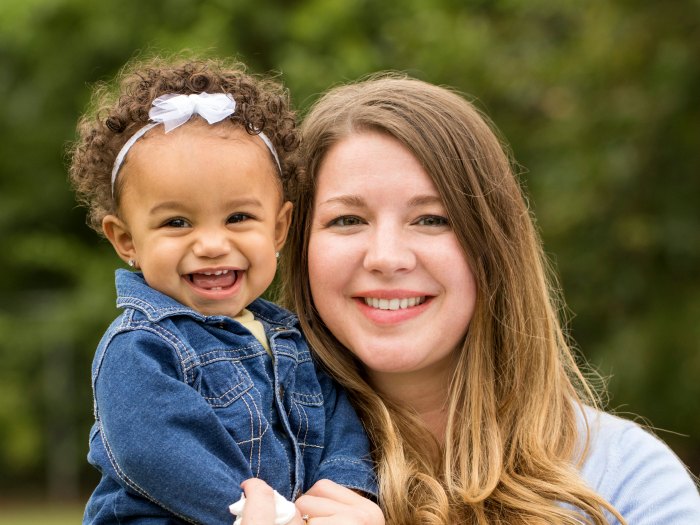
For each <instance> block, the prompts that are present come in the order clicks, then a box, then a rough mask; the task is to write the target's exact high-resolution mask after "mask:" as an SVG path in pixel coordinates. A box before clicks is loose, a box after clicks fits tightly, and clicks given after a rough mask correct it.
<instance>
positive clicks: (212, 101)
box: [112, 93, 282, 193]
mask: <svg viewBox="0 0 700 525" xmlns="http://www.w3.org/2000/svg"><path fill="white" fill-rule="evenodd" d="M235 112H236V101H235V100H234V99H233V96H231V94H230V93H199V94H193V95H176V94H167V95H162V96H160V97H158V98H156V99H155V100H154V101H153V104H152V107H151V110H150V111H149V112H148V116H149V118H150V119H151V122H149V123H148V124H146V125H145V126H144V127H142V128H141V129H139V130H138V131H137V132H136V133H134V134H133V135H132V136H131V138H130V139H129V140H127V141H126V143H125V144H124V145H123V146H122V149H121V150H119V153H118V154H117V158H116V159H115V160H114V166H113V167H112V193H114V182H115V181H116V180H117V175H118V174H119V169H120V168H121V167H122V164H123V163H124V158H125V157H126V154H127V153H129V150H130V149H131V147H132V146H133V145H134V143H135V142H136V141H137V140H139V139H140V138H141V137H143V136H144V135H145V134H146V133H147V132H148V131H149V130H151V129H153V128H154V127H156V126H157V125H158V124H163V127H164V128H165V132H166V133H169V132H170V131H172V130H174V129H175V128H177V127H179V126H182V125H183V124H184V123H185V122H187V121H188V120H190V118H192V116H193V115H199V116H200V117H202V118H203V119H204V120H206V121H207V122H208V123H209V124H216V123H217V122H221V121H222V120H224V119H225V118H226V117H229V116H231V115H233V114H234V113H235ZM258 135H259V137H260V138H261V139H262V141H263V142H264V143H265V146H267V149H269V150H270V153H272V156H273V157H274V158H275V163H276V164H277V168H278V169H279V170H280V172H282V166H280V160H279V157H278V156H277V151H275V147H274V146H273V144H272V141H271V140H270V139H269V138H267V136H266V135H265V134H264V133H263V132H260V133H258Z"/></svg>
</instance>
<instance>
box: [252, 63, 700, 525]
mask: <svg viewBox="0 0 700 525" xmlns="http://www.w3.org/2000/svg"><path fill="white" fill-rule="evenodd" d="M303 137H304V138H303V141H304V148H305V155H306V172H305V174H304V175H303V176H302V177H301V178H300V180H298V181H296V184H295V185H294V188H292V191H293V192H296V198H295V199H294V200H295V217H294V218H293V226H292V230H293V231H292V232H291V234H290V235H291V238H290V239H289V241H288V244H287V247H286V249H285V261H284V265H283V268H284V272H285V274H284V293H285V299H286V301H285V302H286V303H287V305H288V306H290V307H291V308H292V309H295V310H297V311H298V312H299V314H300V318H301V322H302V326H303V328H304V330H305V332H306V334H307V336H308V338H309V343H310V345H312V347H313V348H314V350H315V351H316V353H317V355H318V357H319V359H320V360H321V361H322V362H323V364H324V365H325V366H326V367H327V368H328V370H329V371H330V372H331V373H332V374H333V375H334V376H335V377H336V378H338V380H339V381H340V382H341V383H342V384H343V385H344V386H345V387H346V388H347V390H348V392H349V394H350V396H351V398H352V399H353V401H354V404H355V406H356V407H357V409H358V413H359V414H360V416H361V418H362V419H363V422H364V424H365V426H366V428H367V430H368V433H369V435H370V439H371V441H372V443H373V445H374V460H375V462H376V465H377V473H378V476H379V480H380V500H379V501H380V505H381V509H382V511H383V513H384V516H385V517H386V522H387V523H392V524H394V523H396V524H409V523H421V524H424V523H435V524H447V523H478V524H485V523H508V524H536V523H565V524H574V523H581V522H582V520H584V522H586V523H595V524H605V523H630V524H635V525H638V524H647V523H648V524H651V523H654V524H658V523H673V524H686V523H687V524H691V523H693V524H696V523H700V497H698V492H697V489H696V488H695V486H694V484H693V482H692V480H691V478H690V476H689V475H688V474H687V472H686V471H685V469H684V467H683V465H682V464H681V463H680V461H679V460H678V459H677V458H676V457H675V456H674V455H673V453H672V452H671V451H670V450H669V449H668V448H667V447H666V446H665V445H664V444H663V443H661V442H660V441H659V440H657V439H656V438H654V437H653V436H651V435H650V434H648V433H646V432H644V431H643V430H641V429H640V428H639V427H638V426H636V425H635V424H633V423H631V422H625V421H623V420H621V419H618V418H615V417H613V416H610V415H607V414H604V413H602V412H600V411H598V410H597V409H596V408H595V407H596V406H597V402H596V398H595V395H594V392H593V391H592V390H591V388H590V387H589V386H588V385H587V383H586V380H585V378H584V377H583V375H582V373H581V371H580V370H579V369H578V367H577V365H576V362H575V359H574V357H573V354H572V351H571V349H570V347H569V344H568V342H567V339H566V337H565V335H564V333H563V330H562V327H561V324H560V320H559V318H558V312H559V309H560V307H561V304H562V303H561V300H560V298H559V297H558V296H557V293H556V286H554V284H553V279H552V277H551V275H550V274H549V272H548V268H547V263H546V260H545V258H544V255H543V251H542V248H541V244H540V239H539V237H538V235H537V232H536V231H535V228H534V226H533V221H532V217H531V215H530V213H529V210H528V208H527V205H526V201H525V199H524V197H523V195H522V191H521V188H520V186H519V184H518V181H517V180H516V178H515V176H514V174H513V171H512V168H511V162H510V160H509V158H508V156H507V154H506V153H505V152H504V147H503V145H502V144H501V143H500V142H499V140H498V139H497V137H496V136H495V134H494V132H493V131H492V129H491V128H490V126H489V124H488V123H487V121H486V119H485V118H484V117H483V116H482V115H480V114H479V113H478V111H477V110H475V109H474V107H473V106H472V105H471V104H469V103H468V102H467V101H465V100H464V99H463V98H462V97H461V96H459V95H457V94H455V93H453V92H451V91H450V90H448V89H445V88H441V87H437V86H434V85H430V84H427V83H424V82H421V81H418V80H414V79H410V78H405V77H399V76H392V75H384V76H377V77H374V78H371V79H369V80H366V81H364V82H360V83H357V84H353V85H346V86H342V87H338V88H335V89H332V90H331V91H330V92H328V93H326V94H325V95H324V96H323V97H321V99H320V100H319V101H318V102H317V103H316V105H315V106H314V107H313V108H312V110H311V112H310V113H309V115H308V116H307V118H306V120H305V122H304V125H303ZM259 487H260V485H259V484H254V485H253V487H251V488H250V490H247V492H248V493H249V494H250V495H251V496H253V497H255V498H256V499H257V501H260V499H264V496H261V495H260V492H258V491H257V490H258V488H259ZM352 496H353V495H352V494H351V493H349V491H343V490H342V489H340V488H339V487H334V486H332V485H329V484H325V485H324V486H321V487H314V489H313V490H312V491H311V493H310V494H309V495H305V496H302V497H301V498H300V499H299V500H297V507H298V508H299V510H300V513H301V514H305V515H308V516H311V518H310V519H309V520H308V522H309V523H313V525H322V524H323V523H346V522H347V523H381V522H382V519H383V518H382V517H381V516H380V515H379V513H377V512H376V509H372V508H369V507H367V506H365V507H363V508H362V511H361V512H359V513H355V514H352V512H351V509H352V499H351V498H352ZM305 517H306V516H305ZM244 523H245V521H244ZM248 523H250V524H253V523H258V522H257V521H255V520H252V519H251V520H250V521H248ZM259 523H265V521H260V522H259Z"/></svg>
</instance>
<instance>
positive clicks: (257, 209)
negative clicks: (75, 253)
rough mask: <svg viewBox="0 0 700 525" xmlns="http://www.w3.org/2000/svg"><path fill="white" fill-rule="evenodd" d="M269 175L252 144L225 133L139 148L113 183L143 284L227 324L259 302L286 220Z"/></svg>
mask: <svg viewBox="0 0 700 525" xmlns="http://www.w3.org/2000/svg"><path fill="white" fill-rule="evenodd" d="M276 173H277V167H276V165H275V164H274V161H273V160H272V157H271V155H270V152H269V151H268V149H267V148H266V146H265V144H264V143H263V142H262V140H261V139H260V138H259V137H255V136H251V135H248V134H247V133H246V132H245V131H243V130H242V129H239V128H234V127H232V126H229V125H228V124H222V125H217V127H215V126H209V125H207V124H205V123H203V122H198V121H192V122H190V123H187V124H185V125H183V126H180V127H179V128H177V129H175V130H173V131H171V132H170V133H167V134H164V133H163V130H162V127H160V126H158V127H157V128H155V129H153V130H152V131H151V132H149V133H148V135H147V136H146V137H144V138H142V139H140V140H139V141H138V142H137V143H136V144H135V145H134V147H133V148H132V150H131V151H130V152H129V156H128V159H127V162H126V163H125V164H124V167H123V169H122V172H121V174H120V177H124V180H123V187H122V194H121V203H120V216H121V219H122V220H123V222H124V223H125V226H126V229H127V230H128V234H126V235H125V236H124V240H125V242H126V243H127V245H128V243H130V246H131V250H133V257H130V258H133V259H134V260H135V261H136V262H137V264H138V267H139V268H140V269H141V271H142V272H143V275H144V277H145V279H146V282H147V283H148V284H149V285H150V286H151V287H152V288H155V289H156V290H159V291H161V292H163V293H165V294H167V295H169V296H170V297H172V298H174V299H177V300H178V301H179V302H181V303H182V304H185V305H187V306H189V307H191V308H193V309H194V310H196V311H198V312H200V313H202V314H205V315H227V316H230V317H233V316H235V315H236V314H238V313H239V312H240V311H241V310H242V309H243V308H245V307H246V306H247V305H248V304H250V303H251V302H252V301H253V300H254V299H256V298H257V297H259V296H260V295H261V294H262V293H263V292H264V291H265V289H266V288H267V287H268V286H269V285H270V283H271V282H272V279H273V278H274V275H275V271H276V267H277V262H276V256H275V252H276V251H278V250H279V249H280V248H281V247H282V245H283V244H284V240H285V238H286V235H287V230H288V227H289V221H290V217H291V203H289V202H287V203H283V202H282V196H281V190H280V187H279V182H278V180H277V175H276ZM113 243H114V241H113ZM127 247H128V246H127Z"/></svg>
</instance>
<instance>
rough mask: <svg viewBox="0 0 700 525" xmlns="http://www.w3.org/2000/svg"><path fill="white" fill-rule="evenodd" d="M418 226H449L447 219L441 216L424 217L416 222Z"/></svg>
mask: <svg viewBox="0 0 700 525" xmlns="http://www.w3.org/2000/svg"><path fill="white" fill-rule="evenodd" d="M416 224H417V225H418V226H449V224H450V223H449V222H448V220H447V218H445V217H441V216H440V215H424V216H423V217H419V218H418V220H417V221H416Z"/></svg>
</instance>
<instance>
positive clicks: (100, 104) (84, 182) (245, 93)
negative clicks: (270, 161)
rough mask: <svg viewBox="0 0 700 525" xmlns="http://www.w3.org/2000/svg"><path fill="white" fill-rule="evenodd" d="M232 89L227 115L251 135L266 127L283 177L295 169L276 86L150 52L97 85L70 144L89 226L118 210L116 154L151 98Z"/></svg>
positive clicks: (293, 134)
mask: <svg viewBox="0 0 700 525" xmlns="http://www.w3.org/2000/svg"><path fill="white" fill-rule="evenodd" d="M201 92H208V93H230V94H231V95H232V96H233V98H234V99H235V101H236V112H235V113H234V114H233V115H231V116H230V117H228V119H229V120H230V121H231V122H233V123H235V124H236V125H238V126H241V127H243V128H244V129H245V130H246V131H247V132H248V133H250V134H251V135H252V134H256V133H259V132H264V133H265V135H266V136H267V137H268V138H269V139H270V140H271V141H272V144H273V145H274V147H275V149H276V151H277V155H278V156H279V161H280V165H281V167H282V173H281V183H282V188H283V192H284V193H285V194H286V193H287V188H288V182H289V181H290V180H292V179H293V178H294V177H295V176H296V173H297V170H298V159H297V148H298V146H299V143H300V137H299V133H298V131H297V126H296V124H297V122H296V114H295V113H294V111H293V110H292V109H291V107H290V102H289V93H288V91H287V90H286V89H284V88H283V86H282V85H281V84H279V83H278V82H276V81H274V80H272V79H270V78H262V77H256V76H253V75H251V74H249V73H247V72H246V66H245V65H244V64H242V63H241V62H238V61H236V60H230V61H226V60H223V59H210V58H207V59H202V58H194V59H193V58H182V57H176V58H172V57H171V58H161V57H153V58H148V59H144V60H135V61H132V62H130V63H128V64H127V65H126V66H125V67H124V69H123V70H122V71H121V72H120V73H119V75H118V76H117V77H116V78H115V80H114V82H112V83H100V84H97V85H96V87H95V89H94V92H93V96H92V100H91V104H90V108H89V110H88V111H87V112H86V113H85V114H84V115H83V116H82V117H81V118H80V120H79V121H78V126H77V133H78V138H77V140H76V142H75V143H74V144H73V145H72V147H71V148H70V167H69V174H70V181H71V185H72V186H73V189H74V190H75V192H76V196H77V199H78V201H79V202H80V203H81V204H84V205H85V206H87V208H88V217H87V223H88V225H89V226H90V227H91V228H92V229H94V230H95V231H96V232H98V233H99V234H100V235H102V219H103V218H104V216H105V215H108V214H116V213H117V210H118V206H119V188H118V185H117V187H115V190H114V196H113V195H112V184H111V173H112V166H113V164H114V160H115V159H116V157H117V154H118V153H119V150H120V149H121V148H122V146H123V145H124V143H125V142H126V141H127V140H128V139H129V137H131V136H132V135H133V134H134V133H135V132H136V131H137V130H138V129H140V128H141V127H142V126H144V125H145V124H147V123H148V121H149V117H148V112H149V110H150V109H151V104H152V102H153V100H154V99H155V98H157V97H159V96H161V95H164V94H167V93H174V94H183V95H189V94H194V93H201Z"/></svg>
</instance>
